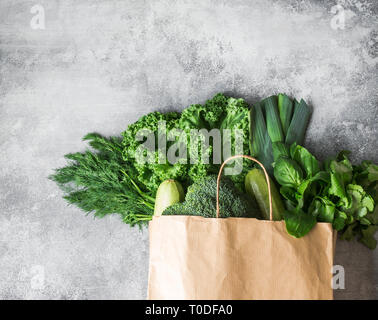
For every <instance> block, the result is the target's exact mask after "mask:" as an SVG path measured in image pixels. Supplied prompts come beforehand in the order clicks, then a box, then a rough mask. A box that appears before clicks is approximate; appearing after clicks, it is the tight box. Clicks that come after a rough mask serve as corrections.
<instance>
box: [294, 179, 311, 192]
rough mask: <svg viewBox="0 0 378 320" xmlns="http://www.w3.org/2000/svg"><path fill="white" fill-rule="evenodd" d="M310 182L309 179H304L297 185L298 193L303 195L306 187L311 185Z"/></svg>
mask: <svg viewBox="0 0 378 320" xmlns="http://www.w3.org/2000/svg"><path fill="white" fill-rule="evenodd" d="M311 182H312V180H311V179H307V180H304V181H303V182H302V183H301V184H300V185H299V186H298V189H297V192H298V193H299V194H300V195H302V196H303V195H304V193H305V192H306V190H307V188H308V187H309V186H310V185H311Z"/></svg>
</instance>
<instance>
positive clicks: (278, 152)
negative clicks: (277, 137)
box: [272, 142, 290, 161]
mask: <svg viewBox="0 0 378 320" xmlns="http://www.w3.org/2000/svg"><path fill="white" fill-rule="evenodd" d="M272 147H273V157H274V161H277V159H278V158H279V157H287V158H288V157H290V154H289V148H288V147H287V145H286V144H285V143H283V142H273V144H272Z"/></svg>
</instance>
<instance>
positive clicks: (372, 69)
mask: <svg viewBox="0 0 378 320" xmlns="http://www.w3.org/2000/svg"><path fill="white" fill-rule="evenodd" d="M37 3H39V4H41V5H42V6H43V8H44V9H45V19H46V25H45V29H44V30H34V29H32V28H31V26H30V21H31V19H32V17H33V15H34V14H32V13H31V12H30V10H31V8H32V6H33V5H35V4H37ZM337 3H339V4H341V6H342V8H343V9H344V11H343V14H344V17H345V25H344V28H343V29H341V28H335V27H332V26H334V25H333V24H332V23H333V22H336V27H338V26H339V27H340V26H342V25H341V24H340V23H339V24H337V18H338V17H341V16H340V14H341V15H342V13H341V12H340V11H339V12H333V9H332V7H333V6H335V5H336V4H337ZM377 14H378V6H377V1H375V0H370V1H364V0H359V1H354V0H353V1H352V0H345V1H339V2H336V1H299V0H298V1H274V0H269V1H267V0H264V1H262V0H261V1H246V0H236V1H204V0H202V1H140V0H138V1H117V0H111V1H97V0H92V1H84V0H80V1H73V0H65V1H56V0H48V1H47V0H46V1H43V0H38V1H15V0H1V1H0V75H1V76H0V84H1V90H0V124H1V125H0V128H1V129H0V145H1V156H0V298H1V299H40V298H47V299H143V298H145V296H146V287H147V271H148V233H147V232H146V230H145V231H143V232H140V231H139V230H138V229H137V228H134V229H132V228H129V227H128V226H127V225H124V224H122V223H121V221H120V219H119V218H118V217H117V216H109V217H107V218H105V219H102V220H99V219H93V218H92V216H85V215H84V214H83V213H82V212H80V211H79V210H78V209H76V208H74V207H68V206H67V205H66V203H65V202H64V201H63V200H62V198H61V192H60V191H59V190H58V188H57V187H56V186H55V184H54V183H52V182H51V181H49V180H47V179H46V177H47V176H48V175H49V174H50V173H52V169H53V168H56V167H60V166H63V165H64V163H65V161H64V159H63V155H64V154H66V153H68V152H74V151H80V150H84V149H85V147H86V146H85V144H84V143H83V142H81V138H82V137H83V136H84V135H85V134H86V133H87V132H90V131H98V132H100V133H103V134H106V135H115V134H119V133H120V132H121V131H122V130H124V129H125V127H126V125H127V124H128V123H131V122H133V121H135V120H137V119H138V118H139V117H140V116H141V115H143V114H145V113H147V112H149V111H152V110H157V109H159V110H168V109H175V110H179V109H181V108H183V107H185V106H187V105H189V104H191V103H197V102H203V101H205V100H206V99H208V98H210V97H212V96H213V94H215V93H216V92H226V93H229V94H232V95H234V96H237V97H243V98H246V99H247V100H248V101H249V102H254V101H257V100H258V99H260V98H262V97H265V96H268V95H271V94H274V93H278V92H286V93H288V94H290V95H292V96H295V97H303V98H305V99H306V100H307V101H308V102H309V103H311V105H312V106H313V108H314V114H313V117H312V121H311V124H310V127H309V130H308V136H307V140H306V145H307V146H308V147H309V149H310V150H311V151H313V152H314V153H315V154H316V155H318V156H319V157H320V158H322V159H324V158H325V157H326V156H328V155H331V154H333V153H335V152H337V151H338V150H340V149H349V150H352V151H353V155H354V160H356V161H358V160H361V159H372V160H374V161H375V162H378V153H377V147H378V142H377V132H378V128H377V110H378V108H377V102H378V96H377V95H378V93H377V77H378V72H377V62H378V29H377ZM336 263H338V264H341V265H343V266H344V268H345V272H346V275H345V276H346V283H345V284H346V289H345V290H338V291H336V293H335V295H336V298H347V299H352V298H354V299H365V298H371V299H376V298H377V295H378V294H377V293H378V290H377V284H378V270H377V265H378V250H376V251H374V252H372V251H369V250H368V249H366V248H365V247H363V246H362V245H360V244H358V243H347V242H341V241H339V242H338V246H337V254H336Z"/></svg>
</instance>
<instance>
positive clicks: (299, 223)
mask: <svg viewBox="0 0 378 320" xmlns="http://www.w3.org/2000/svg"><path fill="white" fill-rule="evenodd" d="M284 217H285V223H286V230H287V232H288V234H290V235H292V236H293V237H296V238H300V237H303V236H304V235H306V234H307V233H308V232H309V231H310V230H311V229H312V228H313V227H314V225H315V224H316V218H315V217H314V216H313V215H312V214H309V213H306V212H304V211H302V210H301V209H297V210H293V211H286V212H285V215H284Z"/></svg>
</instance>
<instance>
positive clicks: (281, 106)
mask: <svg viewBox="0 0 378 320" xmlns="http://www.w3.org/2000/svg"><path fill="white" fill-rule="evenodd" d="M278 111H279V114H280V119H281V125H282V131H283V133H284V135H285V136H286V134H287V131H288V129H289V126H290V122H291V118H292V115H293V101H291V100H290V98H289V97H288V96H287V95H286V94H283V93H280V94H279V95H278Z"/></svg>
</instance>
